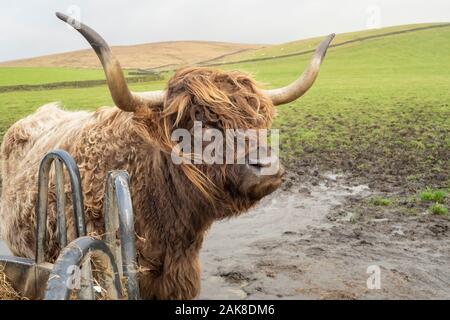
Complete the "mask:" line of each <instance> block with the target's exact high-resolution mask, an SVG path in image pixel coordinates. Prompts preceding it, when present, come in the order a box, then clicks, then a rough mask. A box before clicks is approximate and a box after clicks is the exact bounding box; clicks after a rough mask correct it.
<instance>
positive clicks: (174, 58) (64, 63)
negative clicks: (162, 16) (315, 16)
mask: <svg viewBox="0 0 450 320" xmlns="http://www.w3.org/2000/svg"><path fill="white" fill-rule="evenodd" d="M80 41H83V40H80ZM261 47H262V45H253V44H238V43H226V42H212V41H171V42H156V43H147V44H140V45H133V46H113V47H112V51H113V52H114V54H115V55H116V56H117V57H118V59H119V60H120V63H121V65H122V67H123V68H128V69H136V68H156V67H161V66H166V67H168V66H172V67H175V66H179V65H186V64H194V63H198V62H201V61H204V60H209V59H213V58H218V57H223V56H226V55H229V54H232V53H237V52H242V51H246V50H252V49H257V48H261ZM0 67H41V68H42V67H43V68H55V67H57V68H101V64H100V62H99V61H98V58H97V56H96V55H95V53H94V52H93V51H92V49H90V48H89V49H86V50H79V51H73V52H66V53H59V54H52V55H48V56H42V57H36V58H30V59H24V60H16V61H8V62H2V63H0Z"/></svg>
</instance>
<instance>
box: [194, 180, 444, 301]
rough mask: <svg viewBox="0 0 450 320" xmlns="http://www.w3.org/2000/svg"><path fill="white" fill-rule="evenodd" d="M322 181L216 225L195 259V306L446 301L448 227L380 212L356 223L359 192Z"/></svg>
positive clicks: (363, 189) (364, 193) (362, 194)
mask: <svg viewBox="0 0 450 320" xmlns="http://www.w3.org/2000/svg"><path fill="white" fill-rule="evenodd" d="M322 178H324V179H322V180H321V182H320V183H319V184H316V185H311V184H308V183H306V184H304V185H302V186H297V185H293V186H291V187H290V188H289V190H280V191H277V192H276V193H274V194H273V195H271V196H269V197H268V198H266V199H264V200H263V201H262V202H261V203H260V204H259V205H258V206H257V207H256V208H254V209H253V210H251V211H250V212H249V213H247V214H244V215H242V216H240V217H238V218H234V219H232V220H229V221H222V222H218V223H215V224H214V225H213V227H212V228H211V230H210V231H209V233H208V235H207V237H206V239H205V242H204V245H203V249H202V252H201V264H202V291H201V294H200V296H199V298H200V299H377V298H388V299H389V298H400V299H402V298H412V299H415V298H417V299H420V298H422V299H423V298H424V299H427V298H441V299H445V298H447V299H448V298H450V240H449V239H450V236H449V227H450V223H449V221H448V219H444V218H440V217H423V216H414V217H410V216H403V215H400V214H398V213H395V212H385V210H384V209H379V210H378V212H376V213H375V214H372V213H371V215H368V216H367V217H366V216H363V217H361V216H359V217H358V215H357V214H356V213H355V212H356V211H357V210H356V209H358V210H359V212H365V208H355V205H354V204H355V203H356V204H358V203H360V202H361V201H362V199H365V198H367V197H369V196H371V194H372V191H371V190H370V189H369V188H368V187H367V185H356V186H354V185H351V184H348V183H347V182H346V181H345V179H344V178H343V177H342V176H336V175H330V174H327V175H325V176H323V177H322ZM354 210H355V212H353V211H354ZM359 215H361V213H359ZM433 228H434V229H433ZM420 230H426V232H425V231H424V232H422V231H420ZM430 230H431V231H430ZM433 230H434V231H436V232H437V233H436V232H433ZM414 232H416V235H415V236H410V235H411V233H413V234H414ZM378 275H379V276H378ZM378 279H379V281H378ZM368 280H369V284H368Z"/></svg>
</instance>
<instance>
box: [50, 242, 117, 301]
mask: <svg viewBox="0 0 450 320" xmlns="http://www.w3.org/2000/svg"><path fill="white" fill-rule="evenodd" d="M91 257H96V258H97V259H96V261H97V262H98V263H101V264H102V267H103V268H104V269H105V270H108V271H109V272H105V275H106V276H107V277H108V278H109V280H108V279H100V281H102V280H103V282H101V283H100V286H101V287H102V288H103V289H104V290H106V292H107V296H108V298H112V299H121V298H122V285H121V283H120V277H119V269H118V267H117V264H116V263H115V261H114V256H113V254H112V253H111V250H109V248H108V246H107V245H106V244H105V243H104V242H103V241H101V240H98V239H95V238H93V237H80V238H77V239H75V240H74V241H72V242H71V243H70V244H69V245H68V246H66V247H65V248H64V249H63V251H62V252H61V254H60V256H59V257H58V259H57V260H56V262H55V264H54V267H53V270H52V272H51V274H50V277H49V280H48V283H47V291H46V293H45V300H69V299H70V295H71V292H72V290H73V288H71V287H70V285H69V283H70V282H71V277H72V274H71V273H70V272H68V270H69V268H71V267H74V266H75V267H77V268H80V269H81V268H82V267H83V265H85V264H86V263H90V259H91Z"/></svg>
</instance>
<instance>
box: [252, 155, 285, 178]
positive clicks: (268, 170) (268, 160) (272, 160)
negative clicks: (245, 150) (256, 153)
mask: <svg viewBox="0 0 450 320" xmlns="http://www.w3.org/2000/svg"><path fill="white" fill-rule="evenodd" d="M247 166H248V168H249V169H250V170H252V172H253V173H254V174H255V175H257V176H273V175H283V174H284V168H283V167H282V166H281V165H280V159H279V158H278V157H277V156H269V157H262V158H258V159H257V160H256V161H249V163H248V165H247Z"/></svg>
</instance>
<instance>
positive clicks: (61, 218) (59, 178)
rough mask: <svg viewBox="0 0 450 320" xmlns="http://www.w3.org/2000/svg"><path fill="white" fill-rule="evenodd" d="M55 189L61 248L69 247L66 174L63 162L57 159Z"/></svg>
mask: <svg viewBox="0 0 450 320" xmlns="http://www.w3.org/2000/svg"><path fill="white" fill-rule="evenodd" d="M55 189H56V213H57V223H58V235H59V246H60V247H61V248H64V247H65V246H67V230H66V215H65V212H64V209H65V207H66V195H65V193H64V174H63V171H62V164H61V160H59V159H55Z"/></svg>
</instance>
